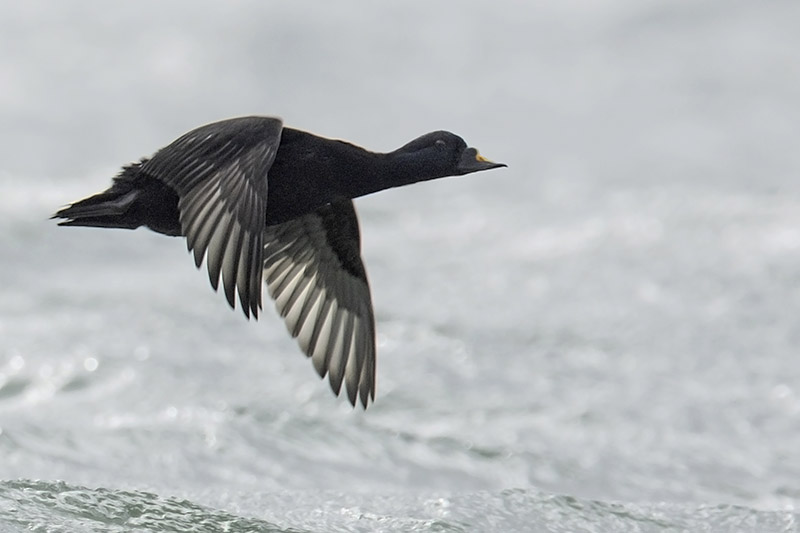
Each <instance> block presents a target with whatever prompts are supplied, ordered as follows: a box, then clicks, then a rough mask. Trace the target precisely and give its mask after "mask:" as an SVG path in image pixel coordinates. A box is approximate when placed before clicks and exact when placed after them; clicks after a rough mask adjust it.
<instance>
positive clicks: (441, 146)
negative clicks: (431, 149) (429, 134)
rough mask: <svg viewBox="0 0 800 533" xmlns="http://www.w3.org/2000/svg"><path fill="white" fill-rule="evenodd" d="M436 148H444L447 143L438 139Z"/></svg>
mask: <svg viewBox="0 0 800 533" xmlns="http://www.w3.org/2000/svg"><path fill="white" fill-rule="evenodd" d="M434 144H436V148H444V145H445V142H444V141H443V140H441V139H436V143H434Z"/></svg>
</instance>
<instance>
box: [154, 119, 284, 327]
mask: <svg viewBox="0 0 800 533" xmlns="http://www.w3.org/2000/svg"><path fill="white" fill-rule="evenodd" d="M281 130H282V122H281V121H280V119H277V118H270V117H241V118H236V119H230V120H224V121H221V122H215V123H212V124H208V125H206V126H201V127H200V128H197V129H195V130H192V131H190V132H189V133H187V134H185V135H183V136H182V137H180V138H178V139H177V140H176V141H175V142H173V143H172V144H170V145H169V146H167V147H165V148H163V149H161V150H159V151H158V152H157V153H156V154H155V155H154V156H153V157H152V158H151V159H150V160H148V161H146V162H144V163H143V164H142V170H143V171H145V172H147V173H149V174H150V175H152V176H154V177H157V178H158V179H160V180H162V181H164V182H165V183H166V184H168V185H170V186H171V187H173V188H174V189H175V191H176V192H177V193H178V197H179V200H178V210H179V212H180V223H181V230H182V233H183V234H184V235H185V236H186V244H187V248H188V249H189V251H191V252H193V254H194V261H195V265H196V266H197V267H198V268H199V267H200V265H201V264H202V262H203V257H205V258H206V266H207V269H208V277H209V281H210V282H211V286H212V287H213V288H214V290H217V289H218V287H219V280H220V276H221V277H222V285H223V288H224V292H225V297H226V299H227V301H228V303H229V304H230V306H231V307H233V308H235V307H236V294H237V293H238V295H239V303H240V305H241V308H242V311H243V312H244V314H245V316H246V317H248V318H249V317H250V315H251V314H252V316H253V317H254V318H258V310H259V309H260V308H261V279H262V264H263V255H262V253H263V232H264V227H265V224H266V214H267V174H268V172H269V169H270V167H271V166H272V162H273V161H274V160H275V155H276V153H277V151H278V146H279V144H280V137H281Z"/></svg>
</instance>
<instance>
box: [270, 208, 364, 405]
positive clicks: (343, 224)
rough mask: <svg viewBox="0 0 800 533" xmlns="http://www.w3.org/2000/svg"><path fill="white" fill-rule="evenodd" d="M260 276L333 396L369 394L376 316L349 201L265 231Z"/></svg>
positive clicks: (354, 396)
mask: <svg viewBox="0 0 800 533" xmlns="http://www.w3.org/2000/svg"><path fill="white" fill-rule="evenodd" d="M264 279H265V281H266V283H267V288H268V290H269V294H270V296H271V297H272V298H273V299H274V300H275V306H276V308H277V310H278V312H279V313H280V315H281V316H282V317H283V319H284V321H285V323H286V327H287V329H288V330H289V333H290V334H291V335H292V336H293V337H296V338H297V341H298V343H299V344H300V348H301V349H302V350H303V352H305V354H306V355H307V356H308V357H310V358H311V360H312V363H313V364H314V368H315V369H316V370H317V372H318V373H319V375H320V376H321V377H325V375H326V374H327V375H328V379H329V381H330V385H331V388H332V389H333V391H334V392H335V393H336V394H337V395H338V394H339V392H340V390H341V387H342V383H343V382H344V383H345V385H346V389H347V397H348V399H349V400H350V403H352V404H353V405H355V403H356V399H357V398H360V400H361V404H362V405H363V406H364V407H365V408H366V407H367V404H368V402H369V399H370V398H371V399H372V400H374V399H375V317H374V314H373V310H372V300H371V297H370V290H369V283H368V281H367V277H366V271H365V270H364V265H363V262H362V260H361V254H360V239H359V238H358V220H357V218H356V213H355V210H354V208H353V203H352V201H351V200H349V199H345V200H340V201H337V202H334V203H332V204H329V205H326V206H323V207H321V208H319V209H318V210H317V211H315V212H314V213H311V214H309V215H305V216H302V217H300V218H297V219H295V220H291V221H289V222H285V223H283V224H279V225H276V226H270V227H268V228H267V229H266V231H265V235H264Z"/></svg>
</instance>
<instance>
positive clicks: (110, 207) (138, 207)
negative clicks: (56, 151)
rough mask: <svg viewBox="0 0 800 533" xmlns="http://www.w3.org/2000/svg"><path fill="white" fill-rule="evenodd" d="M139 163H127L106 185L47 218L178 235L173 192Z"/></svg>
mask: <svg viewBox="0 0 800 533" xmlns="http://www.w3.org/2000/svg"><path fill="white" fill-rule="evenodd" d="M143 162H144V161H143ZM140 165H141V163H134V164H132V165H128V166H127V167H125V168H124V169H123V170H122V172H121V173H120V174H119V175H118V176H117V177H116V178H114V183H113V185H112V186H111V187H110V188H109V189H107V190H105V191H103V192H101V193H98V194H95V195H94V196H90V197H89V198H86V199H84V200H80V201H79V202H75V203H74V204H71V205H68V206H67V207H64V208H63V209H61V210H59V211H58V212H57V213H56V214H55V215H53V216H52V217H51V218H60V219H64V220H61V221H60V222H59V223H58V225H59V226H89V227H96V228H124V229H135V228H138V227H139V226H148V227H150V228H151V229H153V230H154V231H157V232H159V233H164V234H166V235H179V234H180V223H179V222H178V211H177V196H176V194H175V192H174V191H173V190H171V189H169V188H168V187H167V186H166V185H164V184H163V183H161V182H160V181H159V180H156V179H155V178H152V177H150V176H148V175H147V174H145V173H144V172H142V171H141V170H140V168H139V167H140Z"/></svg>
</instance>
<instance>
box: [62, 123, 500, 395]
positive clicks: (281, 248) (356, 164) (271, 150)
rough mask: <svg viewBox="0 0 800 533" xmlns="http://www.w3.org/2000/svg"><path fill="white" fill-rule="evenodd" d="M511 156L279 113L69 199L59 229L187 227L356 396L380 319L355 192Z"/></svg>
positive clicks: (322, 371) (243, 297)
mask: <svg viewBox="0 0 800 533" xmlns="http://www.w3.org/2000/svg"><path fill="white" fill-rule="evenodd" d="M503 166H505V165H504V164H502V163H494V162H492V161H489V160H487V159H485V158H484V157H482V156H481V155H480V154H479V153H478V151H477V150H476V149H475V148H468V147H467V145H466V143H465V142H464V141H463V140H462V139H461V137H459V136H457V135H455V134H453V133H450V132H447V131H436V132H433V133H428V134H426V135H423V136H422V137H419V138H417V139H414V140H413V141H411V142H409V143H408V144H406V145H405V146H402V147H401V148H398V149H397V150H394V151H392V152H388V153H376V152H370V151H368V150H365V149H363V148H360V147H358V146H355V145H353V144H350V143H347V142H344V141H339V140H333V139H327V138H324V137H318V136H316V135H313V134H311V133H308V132H305V131H300V130H296V129H292V128H286V127H284V126H283V123H282V122H281V120H280V119H277V118H272V117H255V116H253V117H241V118H233V119H229V120H223V121H220V122H214V123H212V124H207V125H205V126H201V127H199V128H197V129H194V130H192V131H190V132H189V133H186V134H185V135H183V136H181V137H180V138H178V139H177V140H175V141H174V142H173V143H172V144H170V145H168V146H166V147H165V148H162V149H161V150H159V151H157V152H156V153H155V154H154V155H153V156H152V157H151V158H149V159H142V160H141V161H140V162H138V163H134V164H131V165H128V166H126V167H124V168H123V169H122V171H121V172H120V173H119V174H118V175H117V176H116V177H115V178H114V180H113V183H112V185H111V187H110V188H109V189H108V190H106V191H104V192H102V193H99V194H96V195H94V196H91V197H89V198H87V199H85V200H81V201H79V202H76V203H74V204H72V205H69V206H67V207H65V208H63V209H61V210H60V211H58V212H57V213H56V214H55V215H53V218H60V219H65V220H63V221H61V222H60V223H59V225H61V226H94V227H102V228H125V229H135V228H138V227H139V226H146V227H148V228H150V229H151V230H153V231H156V232H158V233H162V234H165V235H172V236H184V237H186V242H187V246H188V248H189V250H190V251H191V252H193V254H194V261H195V264H196V265H197V267H198V268H199V267H200V265H201V264H202V262H203V257H205V258H206V265H207V268H208V274H209V279H210V280H211V285H212V286H213V287H214V289H215V290H216V289H217V287H218V286H219V282H220V277H221V278H222V286H223V290H224V292H225V296H226V298H227V300H228V303H229V304H230V305H231V307H235V306H236V303H235V302H236V294H237V293H238V296H239V303H240V306H241V308H242V310H243V311H244V314H245V315H246V316H248V317H249V316H250V315H252V316H253V317H254V318H257V317H258V311H259V309H260V308H261V281H262V279H263V280H265V281H266V284H267V289H268V291H269V294H270V296H271V297H272V298H273V299H274V300H275V305H276V307H277V310H278V312H279V313H280V315H281V316H282V317H283V319H284V321H285V322H286V326H287V328H288V329H289V333H291V335H292V336H293V337H296V338H297V340H298V343H299V344H300V348H301V349H302V350H303V352H305V354H306V355H307V356H308V357H310V358H311V360H312V362H313V364H314V368H315V369H316V370H317V372H318V373H319V375H320V376H322V377H323V378H324V377H325V375H326V374H327V375H328V377H329V380H330V385H331V388H332V389H333V391H334V392H335V393H336V394H337V395H338V394H339V391H340V390H341V386H342V382H344V383H345V385H346V389H347V396H348V399H349V400H350V403H351V404H353V405H355V403H356V399H357V398H358V399H360V401H361V404H362V405H363V406H364V408H366V407H367V404H368V403H369V400H370V399H372V400H373V401H374V399H375V318H374V315H373V311H372V301H371V298H370V290H369V283H368V281H367V274H366V270H365V269H364V264H363V262H362V260H361V243H360V234H359V228H358V219H357V217H356V212H355V209H354V207H353V201H352V199H353V198H358V197H359V196H364V195H366V194H370V193H373V192H377V191H381V190H384V189H389V188H391V187H399V186H401V185H408V184H410V183H416V182H419V181H427V180H432V179H436V178H443V177H446V176H460V175H463V174H470V173H472V172H478V171H481V170H488V169H492V168H497V167H503Z"/></svg>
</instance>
